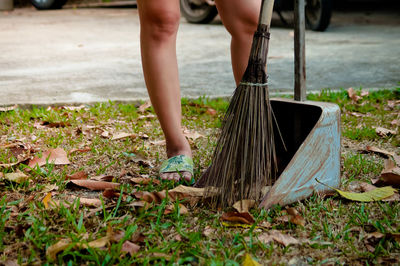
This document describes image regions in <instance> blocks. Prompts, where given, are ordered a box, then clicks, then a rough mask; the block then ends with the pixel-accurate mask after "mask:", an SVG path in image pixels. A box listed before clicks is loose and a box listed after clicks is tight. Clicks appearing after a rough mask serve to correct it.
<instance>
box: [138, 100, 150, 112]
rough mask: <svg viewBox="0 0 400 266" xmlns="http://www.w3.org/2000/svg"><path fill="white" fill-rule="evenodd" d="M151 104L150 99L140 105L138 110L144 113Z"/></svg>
mask: <svg viewBox="0 0 400 266" xmlns="http://www.w3.org/2000/svg"><path fill="white" fill-rule="evenodd" d="M150 106H151V101H150V100H148V101H146V102H145V103H144V104H142V105H141V106H139V108H138V112H139V113H144V112H145V111H146V109H147V108H149V107H150Z"/></svg>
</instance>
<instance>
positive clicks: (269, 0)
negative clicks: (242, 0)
mask: <svg viewBox="0 0 400 266" xmlns="http://www.w3.org/2000/svg"><path fill="white" fill-rule="evenodd" d="M273 8H274V0H263V1H262V3H261V11H260V19H259V22H258V24H260V25H267V26H268V28H270V26H271V18H272V10H273Z"/></svg>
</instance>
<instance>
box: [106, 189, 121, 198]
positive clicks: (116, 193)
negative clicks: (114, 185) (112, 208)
mask: <svg viewBox="0 0 400 266" xmlns="http://www.w3.org/2000/svg"><path fill="white" fill-rule="evenodd" d="M120 195H121V194H120V193H119V191H116V190H115V189H111V188H108V189H106V190H104V191H103V196H104V197H105V198H107V199H114V198H119V196H120Z"/></svg>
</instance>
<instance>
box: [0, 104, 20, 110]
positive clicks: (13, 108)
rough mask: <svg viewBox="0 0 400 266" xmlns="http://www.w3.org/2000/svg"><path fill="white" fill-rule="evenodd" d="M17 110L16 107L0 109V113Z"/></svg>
mask: <svg viewBox="0 0 400 266" xmlns="http://www.w3.org/2000/svg"><path fill="white" fill-rule="evenodd" d="M17 108H18V105H16V104H15V105H12V106H5V107H0V112H9V111H12V110H15V109H17Z"/></svg>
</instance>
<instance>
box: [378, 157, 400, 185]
mask: <svg viewBox="0 0 400 266" xmlns="http://www.w3.org/2000/svg"><path fill="white" fill-rule="evenodd" d="M379 181H380V182H379V183H383V184H385V185H392V186H397V187H399V186H400V167H399V166H397V165H396V163H395V162H394V161H392V160H391V159H387V160H385V168H384V169H383V170H382V173H381V176H380V178H379Z"/></svg>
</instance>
